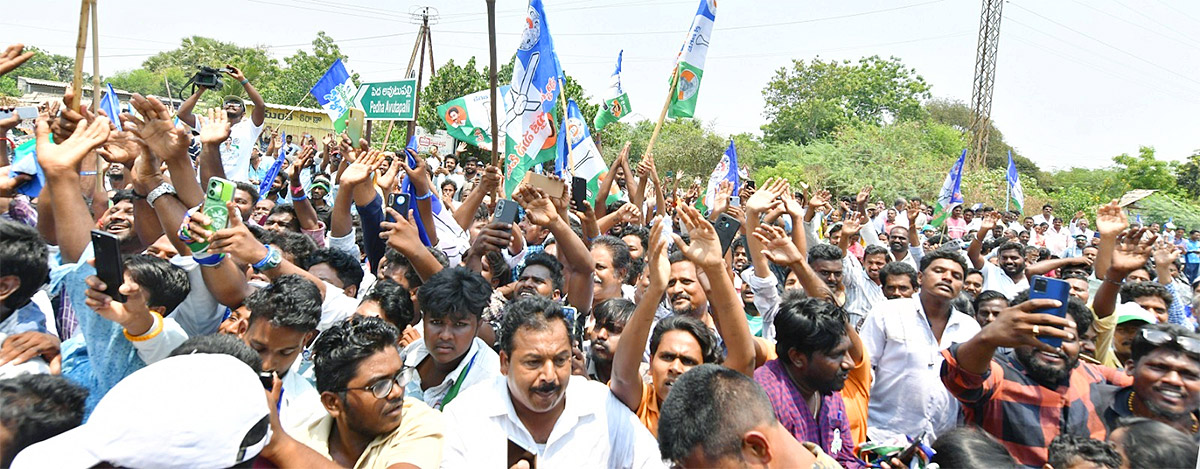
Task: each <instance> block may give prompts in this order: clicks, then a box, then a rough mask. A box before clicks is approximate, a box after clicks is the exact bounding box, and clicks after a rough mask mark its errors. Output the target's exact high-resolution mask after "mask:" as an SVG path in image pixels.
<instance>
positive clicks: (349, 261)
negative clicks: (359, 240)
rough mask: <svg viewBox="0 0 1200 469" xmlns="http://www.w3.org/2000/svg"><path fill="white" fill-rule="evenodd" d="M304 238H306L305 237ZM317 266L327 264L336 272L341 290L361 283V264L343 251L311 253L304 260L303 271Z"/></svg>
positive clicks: (326, 249) (325, 250)
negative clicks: (340, 283)
mask: <svg viewBox="0 0 1200 469" xmlns="http://www.w3.org/2000/svg"><path fill="white" fill-rule="evenodd" d="M301 236H303V235H301ZM305 237H306V238H307V236H305ZM317 264H329V267H331V268H332V269H333V271H334V272H337V278H338V280H340V281H341V282H342V286H343V288H344V287H349V286H351V285H358V284H360V283H362V281H363V269H362V264H359V263H358V259H355V258H354V256H351V255H350V254H348V253H346V252H345V251H339V250H337V249H332V248H325V249H318V250H316V251H313V252H312V254H309V255H308V257H307V258H305V260H304V270H308V269H311V268H312V267H313V266H314V265H317Z"/></svg>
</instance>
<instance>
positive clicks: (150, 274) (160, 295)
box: [124, 254, 192, 314]
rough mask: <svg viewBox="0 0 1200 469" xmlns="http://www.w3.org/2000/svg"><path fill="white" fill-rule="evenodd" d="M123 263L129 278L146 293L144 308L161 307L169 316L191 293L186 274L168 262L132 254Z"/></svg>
mask: <svg viewBox="0 0 1200 469" xmlns="http://www.w3.org/2000/svg"><path fill="white" fill-rule="evenodd" d="M124 263H125V272H126V273H128V274H129V278H131V279H133V281H134V282H136V283H137V284H138V285H140V286H141V287H142V289H143V290H145V291H146V293H147V297H146V306H149V307H151V308H153V307H157V306H161V307H163V308H164V309H166V311H167V314H170V313H171V312H172V311H174V310H175V307H176V306H179V304H180V303H183V300H185V299H187V296H188V293H191V291H192V282H191V281H190V280H188V276H187V272H184V271H183V269H182V268H180V267H179V266H177V265H174V264H172V263H171V262H170V261H166V260H163V259H159V258H157V257H154V256H151V255H149V254H134V255H132V256H129V257H126V258H125V261H124Z"/></svg>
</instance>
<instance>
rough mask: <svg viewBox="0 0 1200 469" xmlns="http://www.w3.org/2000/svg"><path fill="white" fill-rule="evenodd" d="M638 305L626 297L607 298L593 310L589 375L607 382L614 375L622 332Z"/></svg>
mask: <svg viewBox="0 0 1200 469" xmlns="http://www.w3.org/2000/svg"><path fill="white" fill-rule="evenodd" d="M635 307H636V305H634V304H633V302H632V301H629V300H626V299H624V298H613V299H611V300H607V301H605V302H603V303H600V304H599V305H596V308H595V309H594V310H593V311H592V315H593V317H595V319H596V323H595V325H593V326H592V344H591V347H590V348H589V349H588V365H587V374H588V377H589V378H591V379H594V380H596V381H599V382H601V383H607V382H608V380H609V379H610V378H611V377H612V365H613V355H615V354H616V352H617V347H618V346H620V344H621V333H622V332H624V331H625V325H626V324H628V323H629V318H630V317H631V316H633V310H634V308H635Z"/></svg>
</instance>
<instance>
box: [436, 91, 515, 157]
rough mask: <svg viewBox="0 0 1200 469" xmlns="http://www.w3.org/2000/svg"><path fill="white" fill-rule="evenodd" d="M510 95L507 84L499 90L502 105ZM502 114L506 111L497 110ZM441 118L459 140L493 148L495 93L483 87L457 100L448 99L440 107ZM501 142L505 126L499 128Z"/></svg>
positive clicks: (438, 108) (487, 148)
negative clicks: (493, 105)
mask: <svg viewBox="0 0 1200 469" xmlns="http://www.w3.org/2000/svg"><path fill="white" fill-rule="evenodd" d="M507 96H508V85H504V86H500V87H499V88H498V89H497V90H496V97H497V98H499V99H500V105H501V106H503V105H504V99H505V97H507ZM498 112H499V114H500V116H501V117H503V116H504V114H505V110H504V109H501V110H499V111H498ZM437 113H438V117H441V118H442V123H444V124H446V132H447V133H449V134H450V136H451V137H454V138H456V139H458V140H462V141H464V142H467V143H470V144H472V145H475V146H477V147H479V148H483V149H485V150H491V149H492V92H491V90H483V91H479V92H475V93H471V94H469V95H466V96H463V97H461V98H458V99H452V100H450V101H447V102H446V104H443V105H441V106H438V107H437ZM500 141H504V128H503V127H501V128H500Z"/></svg>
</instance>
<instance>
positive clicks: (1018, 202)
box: [1007, 150, 1025, 213]
mask: <svg viewBox="0 0 1200 469" xmlns="http://www.w3.org/2000/svg"><path fill="white" fill-rule="evenodd" d="M1007 179H1008V200H1009V202H1012V204H1013V207H1016V209H1017V212H1020V213H1025V189H1022V188H1021V178H1019V177H1018V176H1017V164H1016V163H1015V162H1014V161H1013V157H1012V150H1009V151H1008V178H1007Z"/></svg>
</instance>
